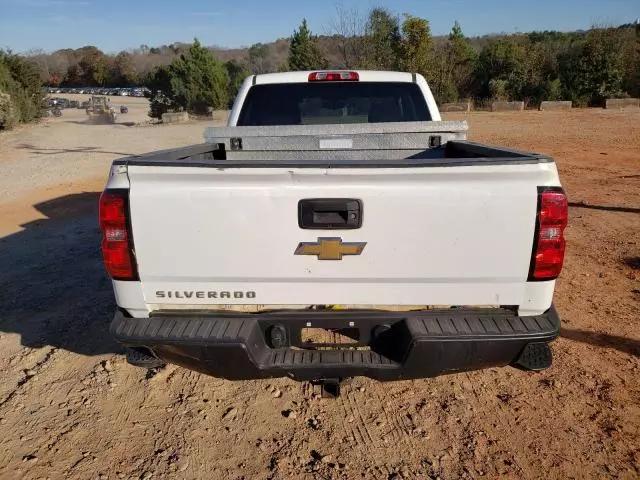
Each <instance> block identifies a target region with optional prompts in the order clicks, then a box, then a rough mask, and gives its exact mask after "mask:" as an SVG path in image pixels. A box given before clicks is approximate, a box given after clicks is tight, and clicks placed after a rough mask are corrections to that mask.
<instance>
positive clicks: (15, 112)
mask: <svg viewBox="0 0 640 480" xmlns="http://www.w3.org/2000/svg"><path fill="white" fill-rule="evenodd" d="M0 93H1V94H3V95H2V99H1V101H0V128H2V129H8V128H11V127H12V126H14V125H15V124H16V123H18V122H20V123H27V122H31V121H33V120H36V119H37V118H40V117H41V116H42V114H43V112H44V110H45V104H44V97H45V94H44V92H43V91H42V84H41V80H40V74H39V73H38V70H37V67H36V65H35V64H33V63H32V62H30V61H29V60H26V59H24V58H22V57H20V56H18V55H14V54H12V53H11V52H5V51H3V50H0Z"/></svg>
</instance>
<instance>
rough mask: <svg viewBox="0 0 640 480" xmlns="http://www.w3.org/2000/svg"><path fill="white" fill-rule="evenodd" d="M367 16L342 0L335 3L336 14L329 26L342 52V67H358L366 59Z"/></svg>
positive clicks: (330, 32)
mask: <svg viewBox="0 0 640 480" xmlns="http://www.w3.org/2000/svg"><path fill="white" fill-rule="evenodd" d="M366 23H367V20H366V18H365V17H364V16H363V15H361V13H360V11H359V10H358V9H357V8H356V7H351V6H349V7H347V6H345V4H344V3H342V1H339V2H337V3H336V4H335V14H334V17H333V18H332V19H331V23H330V25H329V28H328V32H327V33H328V35H332V36H333V37H334V38H335V40H336V42H337V48H338V51H339V52H340V57H341V63H342V65H340V67H342V68H357V67H361V66H363V65H364V63H365V59H366V56H367V55H366V54H367V51H366V42H365V30H366Z"/></svg>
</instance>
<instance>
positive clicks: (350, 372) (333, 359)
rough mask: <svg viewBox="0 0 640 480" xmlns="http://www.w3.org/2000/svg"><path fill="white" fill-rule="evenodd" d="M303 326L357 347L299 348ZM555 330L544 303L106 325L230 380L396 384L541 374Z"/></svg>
mask: <svg viewBox="0 0 640 480" xmlns="http://www.w3.org/2000/svg"><path fill="white" fill-rule="evenodd" d="M311 325H313V327H317V328H328V329H341V328H346V327H351V328H352V329H353V328H355V329H357V331H358V332H359V338H358V345H360V346H361V347H365V349H362V348H361V349H354V348H351V349H337V350H308V349H305V347H308V345H305V344H303V343H302V342H301V336H300V332H301V330H302V329H303V328H305V327H309V326H311ZM275 326H277V327H278V328H279V329H280V331H284V332H285V336H284V338H285V339H286V340H285V344H284V345H285V346H283V347H281V348H272V346H271V340H270V331H271V329H272V328H274V327H275ZM559 329H560V319H559V318H558V315H557V313H556V311H555V309H554V308H553V307H552V308H551V309H550V310H549V311H548V312H546V313H545V314H543V315H539V316H535V317H518V316H517V315H516V314H515V313H513V312H512V311H510V310H506V309H447V310H427V311H420V312H381V311H370V312H369V311H367V312H363V311H328V312H318V311H308V312H307V311H287V312H270V313H260V314H240V313H237V314H236V313H227V312H216V313H209V314H203V313H199V312H198V313H196V312H161V313H154V314H153V315H152V316H151V317H150V318H143V319H136V318H128V317H126V316H125V315H124V314H123V313H122V312H120V311H118V312H117V313H116V315H115V318H114V320H113V322H112V324H111V334H112V335H113V336H114V338H115V339H116V340H118V341H119V342H121V343H122V344H124V345H125V346H127V347H134V348H135V347H144V348H146V349H148V350H150V351H151V352H153V354H154V355H155V356H156V357H158V358H159V359H162V360H164V361H167V362H170V363H176V364H178V365H182V366H184V367H187V368H190V369H192V370H196V371H200V372H202V373H206V374H209V375H213V376H215V377H220V378H228V379H234V380H235V379H252V378H267V377H290V378H294V379H297V380H316V379H322V378H347V377H354V376H367V377H371V378H375V379H378V380H396V379H408V378H422V377H434V376H437V375H441V374H445V373H454V372H458V371H468V370H476V369H480V368H487V367H494V366H504V365H509V364H513V365H516V366H519V367H521V368H524V369H529V370H540V369H543V368H547V367H548V366H550V364H551V353H550V350H549V347H548V345H547V343H548V342H550V341H552V340H554V339H555V338H556V337H557V336H558V333H559ZM280 341H282V335H280Z"/></svg>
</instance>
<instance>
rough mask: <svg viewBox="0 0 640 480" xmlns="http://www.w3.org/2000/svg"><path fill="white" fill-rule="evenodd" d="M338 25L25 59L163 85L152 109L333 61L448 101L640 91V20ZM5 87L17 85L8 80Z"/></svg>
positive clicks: (221, 96) (58, 80)
mask: <svg viewBox="0 0 640 480" xmlns="http://www.w3.org/2000/svg"><path fill="white" fill-rule="evenodd" d="M328 30H330V32H327V34H325V35H321V36H318V35H314V34H313V33H312V32H311V30H310V28H309V25H308V24H307V21H306V20H302V23H301V24H300V26H299V27H298V28H296V29H295V30H294V31H293V33H292V35H291V37H289V38H286V39H279V40H277V41H275V42H273V43H271V44H260V43H259V44H255V45H252V46H251V47H249V48H248V49H220V48H216V47H204V46H202V45H201V44H200V43H199V42H198V41H197V40H196V41H195V42H194V43H193V44H184V43H180V44H172V45H163V46H160V47H148V46H145V45H143V46H141V47H140V48H138V49H133V50H130V51H122V52H119V53H118V54H115V55H108V54H105V53H104V52H102V51H101V50H99V49H98V48H96V47H94V46H85V47H82V48H79V49H76V50H71V49H67V50H60V51H57V52H53V53H50V54H46V53H43V52H30V54H29V55H27V56H26V57H25V58H22V57H20V58H22V60H23V61H24V62H25V63H28V64H30V65H32V67H33V68H35V71H36V72H37V74H38V76H39V80H40V82H41V83H43V84H44V85H47V86H72V87H82V86H108V87H125V86H146V87H148V88H149V89H151V91H152V92H153V95H152V98H151V100H152V112H151V113H152V116H159V115H161V114H162V112H164V111H167V110H178V111H179V110H188V111H193V112H204V111H206V110H209V109H212V108H213V109H218V108H226V107H227V106H228V105H229V104H230V102H231V101H232V99H233V98H234V96H235V94H236V92H237V90H238V88H239V86H240V83H241V81H242V79H243V78H244V77H246V76H247V75H249V74H251V73H255V74H259V73H269V72H277V71H289V70H306V69H324V68H343V69H377V70H407V71H411V72H418V73H420V74H422V75H424V76H425V77H426V78H427V80H428V82H429V84H430V85H431V88H432V90H433V92H434V95H435V97H436V99H437V100H438V102H440V103H445V102H452V101H458V100H471V101H474V102H476V103H482V102H485V101H490V100H493V99H498V100H523V101H525V103H526V104H528V105H537V104H539V103H540V102H541V101H543V100H571V101H572V102H573V103H574V105H575V106H597V105H601V104H602V102H603V101H604V100H605V99H606V98H611V97H624V96H636V97H637V96H640V26H639V25H637V24H627V25H621V26H619V27H615V28H614V27H609V28H592V29H590V30H588V31H578V32H569V33H564V32H554V31H544V32H532V33H523V34H512V35H490V36H484V37H475V38H469V37H467V36H465V34H464V32H463V29H462V26H461V25H460V24H459V23H458V22H456V23H455V24H454V25H453V26H452V28H451V32H450V33H449V35H446V36H436V37H434V36H433V35H432V33H431V29H430V24H429V21H428V19H425V18H420V17H416V16H412V15H403V16H399V15H396V14H395V13H393V12H391V11H389V10H387V9H384V8H372V9H371V10H369V11H368V12H366V13H365V14H363V15H361V14H359V13H358V12H357V11H355V10H349V9H346V8H344V7H338V8H337V10H336V14H335V16H334V19H333V21H332V24H331V26H330V28H328ZM5 56H8V57H10V58H18V57H17V56H15V55H11V54H8V53H6V52H5ZM32 67H30V68H32ZM2 75H3V74H2V70H0V81H3V80H2V78H3V77H2ZM5 76H6V74H5ZM32 81H33V76H31V77H30V80H29V82H32ZM4 82H5V84H6V83H7V81H6V80H4ZM12 88H13V89H14V90H15V88H16V87H15V85H14V86H13V87H12ZM0 90H3V91H5V92H6V91H7V87H3V84H0ZM0 101H1V100H0Z"/></svg>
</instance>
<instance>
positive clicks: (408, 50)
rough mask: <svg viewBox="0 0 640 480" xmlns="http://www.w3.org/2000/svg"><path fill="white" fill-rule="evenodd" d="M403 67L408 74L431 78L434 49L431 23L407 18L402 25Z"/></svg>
mask: <svg viewBox="0 0 640 480" xmlns="http://www.w3.org/2000/svg"><path fill="white" fill-rule="evenodd" d="M402 35H403V38H402V62H401V63H402V67H403V69H404V70H406V71H407V72H411V73H414V72H415V73H420V74H421V75H424V76H425V77H428V76H429V69H430V56H431V50H432V48H433V43H432V39H431V28H430V27H429V21H428V20H426V19H424V18H418V17H412V16H407V18H405V21H404V22H403V23H402Z"/></svg>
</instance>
